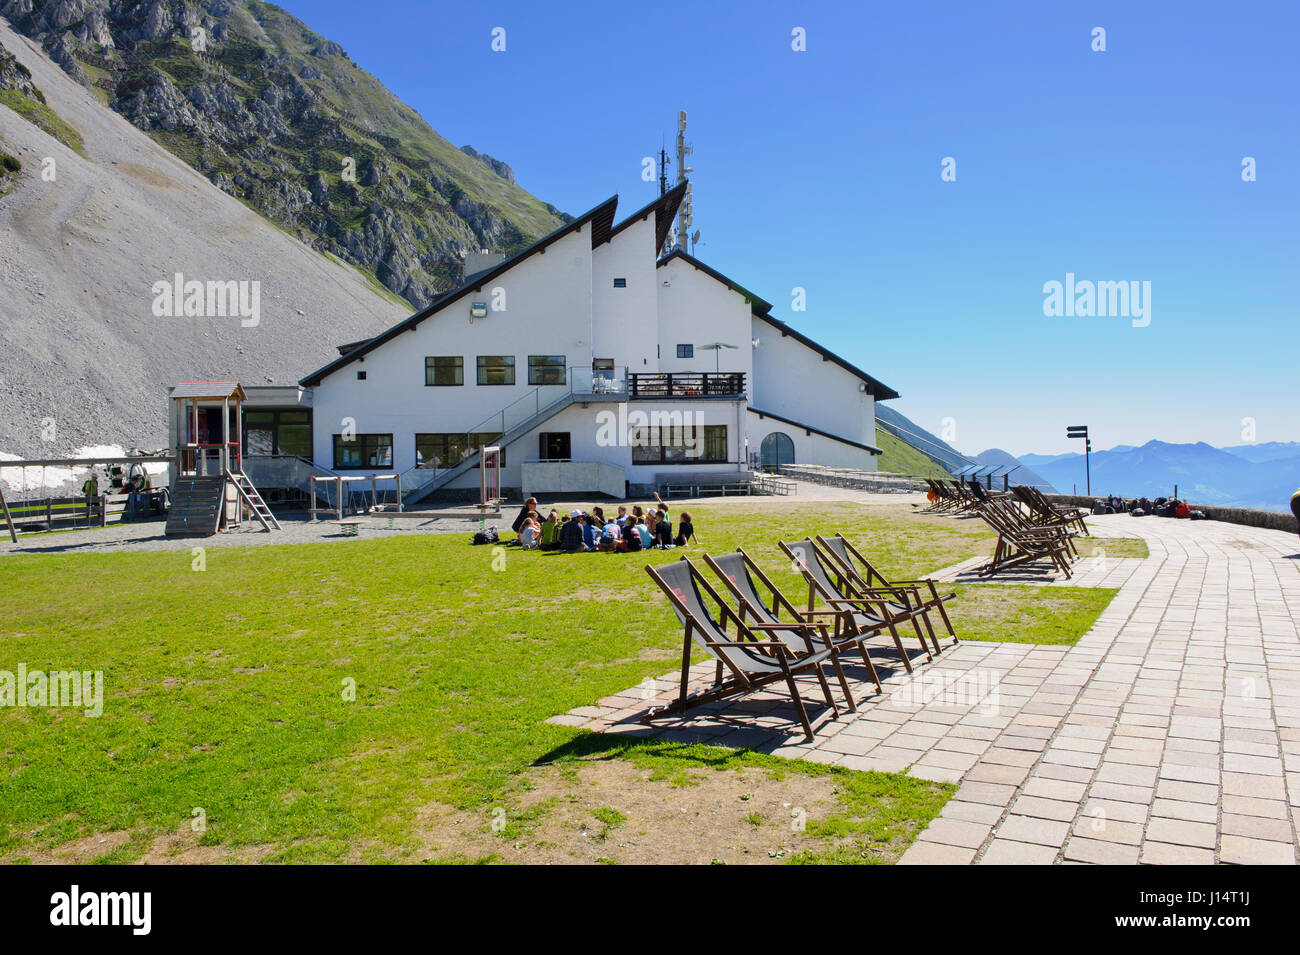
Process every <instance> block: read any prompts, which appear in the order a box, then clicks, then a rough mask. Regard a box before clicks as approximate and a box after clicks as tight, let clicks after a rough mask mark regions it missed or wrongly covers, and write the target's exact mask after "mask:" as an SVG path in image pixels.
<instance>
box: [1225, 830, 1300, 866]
mask: <svg viewBox="0 0 1300 955" xmlns="http://www.w3.org/2000/svg"><path fill="white" fill-rule="evenodd" d="M1219 859H1220V860H1221V861H1223V862H1227V863H1231V864H1233V865H1295V864H1296V861H1295V847H1294V846H1292V845H1290V844H1288V843H1285V842H1266V841H1264V840H1263V839H1247V838H1243V837H1242V836H1228V835H1225V836H1224V837H1223V840H1222V843H1221V845H1220V846H1219Z"/></svg>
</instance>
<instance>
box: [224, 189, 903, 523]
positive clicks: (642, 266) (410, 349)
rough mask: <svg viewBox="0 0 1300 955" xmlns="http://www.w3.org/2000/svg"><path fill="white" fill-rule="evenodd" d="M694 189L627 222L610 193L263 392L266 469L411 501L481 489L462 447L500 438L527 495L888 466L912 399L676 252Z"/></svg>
mask: <svg viewBox="0 0 1300 955" xmlns="http://www.w3.org/2000/svg"><path fill="white" fill-rule="evenodd" d="M684 188H685V187H684V186H679V187H678V188H677V189H674V190H673V191H672V192H669V193H667V194H666V195H664V196H661V197H660V198H658V199H656V200H655V201H654V202H652V203H650V204H649V205H647V206H645V207H644V208H642V209H639V210H637V211H636V212H634V213H632V214H631V215H630V216H628V217H627V218H626V219H624V220H623V221H622V222H619V223H617V224H615V209H616V207H617V205H618V199H617V197H614V198H611V199H609V200H608V201H606V202H603V203H601V204H600V205H599V206H597V207H595V208H594V209H592V210H591V211H589V212H587V213H585V214H584V215H582V216H579V217H578V218H577V219H575V220H573V221H572V222H570V223H569V224H568V225H566V226H564V227H562V228H560V229H557V230H556V231H555V232H553V233H551V234H550V235H548V236H546V237H544V238H542V239H540V240H539V241H537V242H536V243H534V244H533V245H531V246H529V247H528V248H526V249H524V250H523V251H522V252H519V253H518V254H516V255H514V256H512V257H510V258H508V259H505V260H504V261H501V262H500V263H499V264H496V265H494V266H493V267H491V268H488V269H487V270H485V271H482V272H480V273H478V274H477V275H473V276H470V277H469V278H468V279H467V280H466V282H465V284H464V285H462V286H461V287H460V288H458V289H456V290H454V291H452V292H448V293H447V294H445V295H443V296H441V297H440V298H439V299H438V300H436V301H435V302H434V303H433V304H432V305H430V306H429V307H428V308H426V309H424V310H422V311H420V312H418V313H416V314H415V315H412V316H411V317H410V318H408V319H406V320H405V321H403V322H401V323H399V324H397V325H394V326H393V327H392V328H390V329H388V330H387V331H385V332H383V333H382V334H380V335H377V336H375V337H374V338H372V339H369V340H368V341H363V342H355V343H352V344H350V345H344V346H341V347H340V349H339V350H340V356H339V358H338V359H336V360H335V361H333V362H331V363H330V364H328V365H326V366H325V367H324V368H320V369H318V370H316V371H314V372H312V373H311V374H309V375H307V376H306V377H305V378H303V379H302V381H301V382H300V383H299V387H298V388H297V389H289V390H287V391H286V390H284V389H278V390H273V389H258V388H250V389H248V391H249V403H248V405H247V418H248V421H247V424H246V432H247V442H246V443H247V449H246V450H247V453H248V454H249V455H250V464H252V463H255V462H256V459H257V457H258V455H259V454H260V455H266V454H281V455H293V454H297V455H301V456H308V455H309V456H310V459H311V461H312V463H313V464H314V465H315V467H316V471H317V473H322V472H324V471H328V472H332V473H338V474H344V475H359V474H367V473H374V472H376V471H378V472H387V473H391V472H402V473H403V486H404V487H405V488H410V487H413V486H420V487H422V488H423V490H422V491H421V492H420V493H419V494H417V495H414V499H418V498H421V497H424V496H426V494H428V495H432V494H434V492H443V493H450V494H454V492H460V494H462V495H465V496H468V492H469V491H470V490H471V489H473V491H474V492H475V493H477V488H478V473H477V468H476V465H475V462H476V461H477V457H476V456H475V455H472V454H470V455H467V454H466V452H467V451H471V450H473V449H475V448H477V447H478V446H480V445H483V444H488V443H490V444H500V445H502V446H503V448H504V450H505V454H504V461H503V463H502V473H501V484H502V487H503V488H506V489H509V490H511V491H512V492H515V493H518V492H520V491H522V492H524V493H547V492H566V491H567V492H603V493H607V494H610V495H613V496H617V497H622V496H624V495H625V494H628V493H631V494H634V495H635V494H643V493H645V492H646V491H647V490H648V489H649V488H651V487H655V486H662V485H664V484H667V483H676V484H690V483H722V482H724V481H728V480H730V481H741V480H744V479H747V477H748V472H749V471H750V470H751V468H752V467H753V466H755V465H757V464H759V463H760V462H761V463H762V464H763V465H764V466H770V465H774V464H777V463H791V462H800V463H805V462H806V463H818V464H832V465H842V466H851V467H859V468H865V469H872V468H874V462H875V456H876V455H878V454H879V453H880V452H879V450H878V449H877V448H875V447H873V442H874V441H875V435H876V429H875V402H876V401H877V400H884V399H889V398H895V397H897V393H896V392H894V391H893V390H891V389H890V388H888V387H887V386H885V385H883V384H881V383H880V382H879V381H877V380H876V379H875V378H872V377H871V376H870V375H868V374H866V373H865V372H863V371H862V370H860V369H858V368H855V367H854V366H853V365H851V364H849V363H848V362H847V361H845V360H844V359H842V358H840V357H838V356H837V355H834V354H832V353H831V352H829V351H827V350H826V349H825V348H822V347H821V346H820V345H818V344H817V343H816V342H813V341H811V340H810V339H808V338H807V337H806V336H804V335H801V334H800V333H799V332H797V331H795V330H794V329H792V328H791V327H790V326H788V325H787V324H785V323H784V322H781V321H779V320H778V319H776V318H774V317H773V316H772V315H771V314H770V312H771V308H772V306H771V305H770V304H768V303H767V302H765V301H763V300H762V299H760V298H759V297H758V296H757V295H754V294H753V293H752V292H749V291H748V290H746V289H745V288H743V287H742V286H740V285H738V284H737V283H735V282H733V281H732V280H730V279H728V278H727V277H726V276H723V275H721V274H719V273H718V272H716V271H714V270H713V269H711V268H709V267H708V266H707V265H705V264H704V263H703V262H700V261H698V260H697V259H695V258H693V257H692V256H690V255H687V254H686V253H684V252H680V251H676V252H673V253H671V254H669V255H667V256H665V257H663V258H660V257H659V251H660V250H661V249H662V248H663V247H664V240H665V238H666V237H667V235H668V233H669V230H670V227H671V225H672V221H673V218H674V216H675V215H676V213H677V207H678V205H679V203H680V202H681V198H682V195H683V192H684ZM719 346H720V347H719ZM306 420H309V422H310V425H309V427H308V428H306V429H304V427H303V422H304V421H306ZM308 434H309V435H310V438H308V437H307V435H308ZM308 442H309V448H308ZM408 472H409V473H408ZM254 479H255V480H256V481H257V482H258V483H259V485H262V484H266V483H268V482H269V483H270V484H274V483H276V482H275V480H274V479H273V478H270V477H268V476H263V475H261V474H255V476H254Z"/></svg>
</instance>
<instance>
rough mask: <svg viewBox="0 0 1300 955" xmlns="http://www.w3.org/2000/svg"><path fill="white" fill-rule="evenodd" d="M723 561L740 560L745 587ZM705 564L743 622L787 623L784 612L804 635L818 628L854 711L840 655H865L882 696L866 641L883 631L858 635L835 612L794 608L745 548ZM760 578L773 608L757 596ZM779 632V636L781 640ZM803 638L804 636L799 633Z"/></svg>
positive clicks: (790, 641) (710, 558)
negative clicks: (851, 652) (854, 650)
mask: <svg viewBox="0 0 1300 955" xmlns="http://www.w3.org/2000/svg"><path fill="white" fill-rule="evenodd" d="M720 560H738V561H740V564H741V566H740V567H739V568H738V570H739V572H740V573H743V574H745V575H746V576H747V577H748V579H747V580H746V581H745V582H744V583H743V584H742V583H741V581H739V580H737V579H736V578H737V576H738V574H731V573H728V572H727V568H725V567H723V566H722V565H721V564H720V563H719V561H720ZM704 562H705V563H706V564H708V566H709V569H710V570H712V571H713V573H714V574H715V575H716V576H717V578H718V579H719V580H720V581H722V585H723V586H724V587H726V588H727V590H729V591H731V595H732V596H733V597H735V598H736V602H737V605H738V606H739V608H740V616H741V618H742V619H743V618H744V617H745V616H746V615H749V616H751V617H753V618H754V619H755V620H757V621H759V622H761V623H767V624H780V623H786V621H783V620H782V619H781V613H782V612H783V611H784V612H785V613H786V614H787V615H788V617H789V622H791V623H797V624H798V625H799V627H802V628H805V631H811V630H812V629H813V628H816V632H817V633H818V635H819V636H820V638H821V641H822V645H823V646H824V647H826V648H827V649H830V650H833V651H834V653H833V654H832V656H831V660H832V663H833V665H834V668H835V675H836V677H837V678H838V679H839V681H840V688H841V689H842V690H843V691H844V696H845V699H847V700H848V701H849V706H850V708H851V709H852V708H854V704H853V696H852V694H851V693H850V692H849V683H848V679H847V678H846V677H845V676H844V668H843V666H841V663H840V654H841V653H842V652H843V651H844V650H847V649H852V648H853V647H856V648H857V649H858V652H859V653H861V654H862V660H863V663H865V664H866V667H867V673H868V674H869V675H870V676H871V682H873V683H874V684H875V685H876V692H877V693H883V692H884V687H882V686H881V685H880V674H878V673H877V672H876V666H875V664H874V663H872V662H871V657H870V655H868V653H867V643H866V642H867V639H868V638H869V637H873V636H875V635H876V634H877V633H879V632H880V629H881V628H877V629H876V630H874V631H859V630H857V629H856V628H854V627H853V625H852V623H851V622H846V621H845V619H844V618H845V617H846V616H847V615H846V614H845V613H843V612H841V611H835V610H814V611H804V610H800V609H799V608H798V607H796V606H795V605H794V602H793V601H792V600H790V599H789V598H788V597H786V595H785V594H783V593H781V590H780V588H778V587H777V586H776V584H774V583H773V582H772V581H771V579H770V578H769V577H768V576H767V574H765V573H763V568H761V567H759V566H758V564H756V563H755V562H754V559H753V558H752V557H750V556H749V555H748V554H746V553H745V551H744V550H743V549H742V548H739V547H737V548H736V550H735V551H734V552H733V553H730V554H724V555H723V556H722V557H721V558H715V557H713V556H712V555H711V554H705V555H704ZM755 577H757V578H758V581H759V583H761V584H762V585H763V587H764V588H766V589H767V591H768V593H770V594H771V595H772V597H771V600H772V604H771V606H768V604H767V603H765V602H764V601H763V598H762V595H761V594H759V593H758V589H757V587H755V586H754V582H753V580H754V578H755ZM791 631H792V632H791V637H793V636H794V635H795V634H796V633H800V631H798V630H797V629H796V628H794V627H792V628H791ZM780 633H781V632H780V631H777V635H778V636H780ZM800 635H802V633H800ZM786 644H787V646H790V648H791V649H792V650H794V651H795V652H796V653H797V652H800V651H799V650H798V648H797V647H796V646H795V645H794V640H793V639H787V640H786ZM803 652H807V653H811V652H813V648H812V644H811V641H808V648H807V649H806V650H805V651H803Z"/></svg>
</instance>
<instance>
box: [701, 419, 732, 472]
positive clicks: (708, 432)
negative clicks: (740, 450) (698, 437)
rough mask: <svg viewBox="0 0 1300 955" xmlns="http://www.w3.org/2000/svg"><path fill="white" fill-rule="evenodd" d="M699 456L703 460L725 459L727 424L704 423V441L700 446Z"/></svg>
mask: <svg viewBox="0 0 1300 955" xmlns="http://www.w3.org/2000/svg"><path fill="white" fill-rule="evenodd" d="M700 457H701V459H702V460H704V461H717V462H719V463H721V462H725V461H726V460H727V426H726V425H725V424H706V425H705V426H704V442H703V446H702V447H701V448H700Z"/></svg>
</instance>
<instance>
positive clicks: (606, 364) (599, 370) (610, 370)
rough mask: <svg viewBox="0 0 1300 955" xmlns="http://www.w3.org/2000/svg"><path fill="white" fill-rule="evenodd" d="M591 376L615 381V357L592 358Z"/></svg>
mask: <svg viewBox="0 0 1300 955" xmlns="http://www.w3.org/2000/svg"><path fill="white" fill-rule="evenodd" d="M591 377H592V378H603V379H605V380H606V381H613V380H614V359H612V358H593V359H592V360H591Z"/></svg>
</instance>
